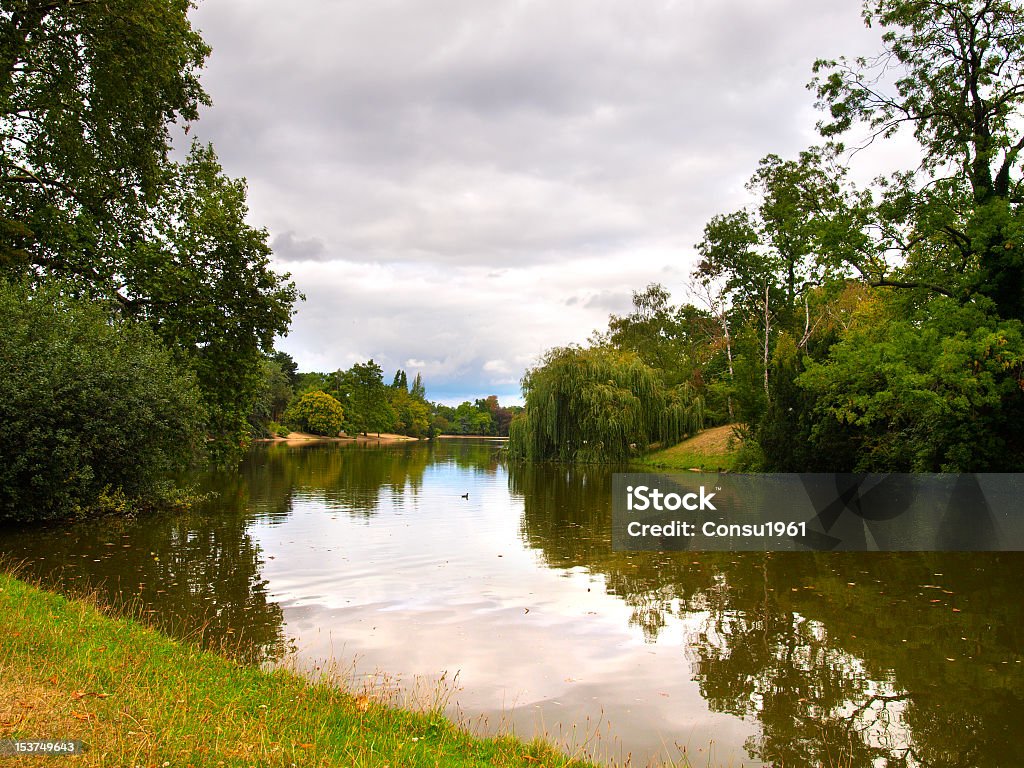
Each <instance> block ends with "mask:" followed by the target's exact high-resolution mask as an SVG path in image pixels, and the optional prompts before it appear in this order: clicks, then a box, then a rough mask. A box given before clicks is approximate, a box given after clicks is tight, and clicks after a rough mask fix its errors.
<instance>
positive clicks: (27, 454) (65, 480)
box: [0, 281, 205, 521]
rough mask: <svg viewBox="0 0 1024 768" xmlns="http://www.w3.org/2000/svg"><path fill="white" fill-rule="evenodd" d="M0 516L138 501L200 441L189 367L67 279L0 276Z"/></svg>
mask: <svg viewBox="0 0 1024 768" xmlns="http://www.w3.org/2000/svg"><path fill="white" fill-rule="evenodd" d="M0 327H2V328H3V329H4V332H3V334H0V419H2V422H3V424H4V428H5V434H4V439H3V441H0V521H29V520H40V519H48V518H57V517H66V516H69V515H76V514H82V513H86V512H92V511H105V510H108V509H109V510H113V509H118V508H126V507H134V508H140V507H150V506H152V505H153V504H155V503H157V502H158V501H159V500H160V498H161V497H166V491H167V490H168V489H167V487H166V486H165V485H164V484H163V483H164V481H165V480H166V477H167V475H168V473H170V472H173V471H174V470H179V469H182V468H183V467H185V466H187V465H188V464H189V463H190V462H191V461H193V460H194V459H195V458H196V457H197V456H198V454H199V451H200V450H201V448H202V431H201V430H202V425H203V423H204V416H205V414H204V411H203V408H202V405H201V402H200V395H199V392H198V388H197V386H196V382H195V377H194V376H193V375H192V374H191V373H190V372H189V371H188V370H187V369H182V368H180V366H178V365H177V364H176V362H175V360H174V359H173V357H172V356H171V354H170V353H169V352H167V351H166V350H165V349H164V348H163V346H162V345H161V344H160V341H159V339H157V337H156V336H155V334H154V333H153V332H152V331H151V330H150V329H149V328H147V327H146V326H143V325H138V324H134V323H130V322H125V321H123V320H118V319H116V318H115V317H112V313H111V312H110V307H109V306H107V305H106V304H104V303H103V302H98V301H93V300H90V299H89V298H88V297H84V298H77V297H75V296H74V295H72V294H71V293H70V292H69V291H68V290H67V286H59V285H53V286H50V287H48V288H44V289H41V290H38V291H31V290H30V289H29V288H28V287H27V286H26V285H24V284H8V283H6V282H3V281H0Z"/></svg>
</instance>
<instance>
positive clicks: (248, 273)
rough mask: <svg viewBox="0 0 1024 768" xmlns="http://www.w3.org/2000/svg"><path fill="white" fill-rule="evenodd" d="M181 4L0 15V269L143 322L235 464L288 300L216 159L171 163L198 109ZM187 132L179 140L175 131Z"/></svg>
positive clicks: (82, 0)
mask: <svg viewBox="0 0 1024 768" xmlns="http://www.w3.org/2000/svg"><path fill="white" fill-rule="evenodd" d="M192 7H193V6H192V4H191V3H190V2H188V0H141V1H140V2H135V1H134V0H133V1H132V2H128V1H127V0H110V2H104V3H97V2H92V1H91V0H69V1H68V2H58V3H54V2H45V1H44V0H17V1H16V2H13V3H9V4H7V5H6V6H5V8H4V9H3V10H2V11H0V272H3V273H6V274H7V275H8V276H10V277H13V278H14V279H21V278H22V277H26V276H27V277H29V278H31V279H32V280H33V281H34V282H35V283H36V284H40V285H45V284H46V283H48V282H50V281H54V280H60V281H64V283H66V284H69V285H75V286H77V288H76V290H82V291H84V292H86V293H87V294H88V295H90V296H93V297H95V298H96V299H97V300H100V299H107V300H109V301H110V304H109V305H108V306H109V308H110V311H112V312H114V313H115V314H117V315H119V316H120V317H121V318H123V319H126V320H130V321H134V322H140V323H145V324H147V325H149V326H150V327H151V328H152V329H153V330H154V331H155V332H156V334H157V336H158V337H159V338H160V339H161V340H162V341H163V342H164V344H165V345H166V346H167V347H168V348H169V349H171V350H172V351H173V352H174V354H175V355H176V359H177V360H178V361H179V364H180V365H182V366H187V367H189V368H191V369H192V370H194V372H195V373H196V375H197V377H198V381H199V385H200V388H201V391H202V396H203V401H204V404H205V406H206V413H207V415H208V419H207V424H206V428H207V431H208V433H209V435H210V436H211V437H212V438H213V439H212V442H211V449H212V455H213V457H214V458H215V459H217V460H219V461H228V460H230V459H232V458H233V457H235V456H237V455H238V450H239V448H240V447H241V446H242V445H243V444H244V442H245V439H246V435H247V420H248V416H249V414H250V413H251V411H252V409H253V406H254V403H255V401H256V399H257V398H258V397H259V395H260V386H261V377H262V371H261V366H262V364H263V356H264V354H265V353H269V352H270V351H271V350H272V344H273V341H274V338H275V337H276V336H278V335H282V334H284V333H286V332H287V330H288V325H289V321H290V318H291V315H292V312H293V307H294V305H295V302H296V301H297V300H298V298H299V295H298V292H297V290H296V288H295V286H294V284H292V283H291V282H290V281H289V280H288V276H287V275H279V274H277V273H275V272H274V271H273V270H272V269H271V266H270V255H271V251H270V248H269V246H268V244H267V237H268V236H267V233H266V231H265V230H262V229H256V228H254V227H252V226H250V225H249V224H248V223H247V222H246V216H247V213H248V210H247V207H246V202H245V199H246V187H245V183H244V181H243V180H234V179H231V178H228V177H227V176H226V175H225V174H224V172H223V169H222V168H221V166H220V164H219V162H218V160H217V157H216V154H215V152H214V150H213V148H212V147H211V146H209V145H204V144H201V143H198V142H197V143H194V144H193V146H192V149H191V152H190V153H189V155H188V157H187V158H186V159H185V160H183V161H181V162H176V161H173V160H172V159H171V149H172V141H171V126H172V125H173V124H175V123H185V127H186V129H187V128H188V124H189V123H190V121H193V120H195V119H197V118H198V108H199V106H200V105H203V104H209V99H208V97H207V96H206V94H205V92H204V91H203V89H202V87H201V85H200V83H199V72H200V70H201V68H202V66H203V63H204V61H205V59H206V56H207V55H208V54H209V48H208V47H207V45H206V44H205V43H204V42H203V40H202V38H201V37H200V36H199V34H198V33H197V32H196V31H195V30H193V29H192V27H191V24H190V23H189V20H188V12H189V10H190V9H191V8H192ZM186 132H187V130H186Z"/></svg>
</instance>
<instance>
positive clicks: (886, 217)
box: [812, 0, 1024, 318]
mask: <svg viewBox="0 0 1024 768" xmlns="http://www.w3.org/2000/svg"><path fill="white" fill-rule="evenodd" d="M864 19H865V21H866V22H867V23H868V24H877V25H880V26H881V27H882V28H883V29H884V30H885V32H884V34H883V40H884V43H885V51H884V52H883V53H882V54H881V55H880V56H877V57H875V58H872V59H866V58H858V59H854V60H847V59H839V60H834V61H818V62H817V63H816V65H815V70H816V72H817V73H818V75H819V76H818V77H817V78H816V79H815V80H814V81H813V82H812V87H813V88H814V89H815V90H816V91H817V94H818V97H819V103H820V106H822V107H823V108H825V109H826V110H827V112H828V118H826V119H825V120H823V121H822V122H821V123H820V124H819V129H820V130H821V132H822V133H823V134H824V135H825V136H829V137H834V136H839V135H841V134H844V133H846V132H848V131H849V130H850V129H851V128H853V127H854V126H855V125H856V124H863V125H866V126H867V127H868V129H869V130H870V132H871V137H872V138H871V140H874V139H876V138H889V137H892V136H894V135H895V134H896V133H897V131H899V130H900V129H901V128H902V127H904V126H906V127H907V128H909V129H910V130H911V131H912V132H913V135H914V137H915V138H916V139H917V141H918V143H919V144H920V146H921V149H922V163H921V168H920V172H918V173H903V174H895V175H893V176H892V178H891V179H890V181H889V187H888V189H887V191H886V193H885V198H886V205H884V206H882V207H881V208H880V209H879V214H880V224H881V226H879V227H878V229H877V232H878V233H879V234H880V235H881V236H880V237H879V238H878V241H877V247H878V249H879V252H880V253H881V254H883V255H885V254H896V255H897V257H898V258H897V259H896V261H895V262H893V261H892V260H891V259H877V260H875V261H874V263H873V264H872V265H871V266H872V268H871V270H870V272H871V274H870V279H872V280H873V281H874V282H876V283H878V284H882V285H886V284H888V285H898V286H921V287H925V288H930V289H932V290H937V291H938V292H942V293H948V294H950V295H952V296H955V297H956V298H958V299H959V300H961V301H966V300H969V299H970V298H971V297H972V296H974V295H979V294H980V295H981V296H984V297H987V298H988V299H990V300H991V301H992V302H993V303H994V306H995V309H996V311H997V312H998V314H999V315H1000V316H1001V317H1003V318H1022V317H1024V250H1022V239H1021V235H1022V234H1024V224H1022V222H1021V211H1020V206H1021V203H1022V197H1021V193H1022V189H1021V152H1022V150H1024V132H1022V128H1024V125H1022V123H1021V119H1020V118H1021V108H1022V106H1024V9H1022V8H1021V6H1020V5H1019V3H1016V2H1013V1H1012V0H952V1H947V0H941V1H940V0H869V1H868V2H866V3H865V5H864ZM887 83H891V85H890V86H889V87H887V86H886V84H887ZM936 261H938V262H940V263H941V265H942V269H941V270H940V273H939V274H936V270H935V269H934V265H935V263H936Z"/></svg>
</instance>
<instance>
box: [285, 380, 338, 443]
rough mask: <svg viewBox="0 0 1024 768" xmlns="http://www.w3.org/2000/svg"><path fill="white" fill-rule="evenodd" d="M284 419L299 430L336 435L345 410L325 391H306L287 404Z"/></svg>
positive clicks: (329, 435)
mask: <svg viewBox="0 0 1024 768" xmlns="http://www.w3.org/2000/svg"><path fill="white" fill-rule="evenodd" d="M284 420H285V423H286V424H288V426H290V427H292V428H294V429H296V430H298V431H300V432H311V433H312V434H314V435H326V436H328V437H337V436H338V433H339V432H341V428H342V426H343V425H344V423H345V411H344V410H343V409H342V407H341V403H339V402H338V401H337V400H335V399H334V398H333V397H331V396H330V395H328V394H327V393H326V392H317V391H314V392H307V393H306V394H304V395H302V396H300V397H297V398H295V400H294V401H293V402H292V403H291V405H289V406H288V410H287V411H285V413H284Z"/></svg>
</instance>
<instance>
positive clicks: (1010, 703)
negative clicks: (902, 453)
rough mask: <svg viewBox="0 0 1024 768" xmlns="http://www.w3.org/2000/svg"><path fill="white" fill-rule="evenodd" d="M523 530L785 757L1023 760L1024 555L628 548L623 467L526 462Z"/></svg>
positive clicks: (857, 763)
mask: <svg viewBox="0 0 1024 768" xmlns="http://www.w3.org/2000/svg"><path fill="white" fill-rule="evenodd" d="M509 483H510V489H511V491H512V493H513V494H514V495H516V496H517V497H520V498H521V499H522V503H523V506H524V514H523V522H522V528H521V532H522V536H523V538H524V540H525V541H526V542H527V544H528V545H529V546H531V547H534V548H536V549H538V550H540V552H541V553H542V557H543V559H544V562H545V563H546V564H547V565H548V566H550V567H554V568H586V569H589V570H590V571H591V572H594V573H599V574H602V575H603V577H604V579H605V582H606V584H607V589H608V591H609V592H611V593H614V594H617V595H619V596H620V597H621V599H622V600H623V601H624V602H625V603H626V604H627V605H629V606H630V607H631V608H632V616H631V619H630V623H631V624H632V625H634V626H637V627H639V628H640V629H641V630H642V632H643V635H644V637H645V638H646V639H647V640H648V641H649V642H653V641H654V640H656V639H657V637H658V635H659V633H661V631H662V630H663V629H664V627H665V626H666V624H667V623H668V622H669V621H670V620H671V619H673V618H680V619H682V618H688V619H689V621H688V626H697V627H699V629H697V630H695V631H692V632H690V633H689V636H688V637H687V638H686V647H685V650H684V652H685V656H686V658H687V660H688V661H689V665H690V669H691V674H692V675H693V678H694V680H695V681H696V682H697V683H698V684H699V685H700V689H701V693H702V695H703V696H704V697H705V699H706V700H707V702H708V705H709V706H710V707H711V708H712V709H714V710H717V711H723V712H730V713H733V714H736V715H738V716H742V717H747V718H755V719H756V720H757V721H758V723H759V726H760V731H759V733H758V735H756V736H755V737H753V738H751V739H750V740H749V741H748V743H747V745H746V747H747V750H748V752H749V753H750V755H751V757H753V758H756V759H760V760H763V761H765V762H766V763H769V764H771V765H778V766H789V765H794V766H818V765H822V766H850V768H859V767H861V766H864V767H867V766H872V767H874V766H882V765H887V766H931V767H934V768H953V767H954V766H957V767H959V766H1016V765H1021V764H1024V745H1022V743H1021V740H1020V739H1019V738H1018V737H1017V735H1016V729H1017V727H1018V724H1019V723H1020V722H1021V721H1022V716H1024V665H1022V662H1024V603H1022V601H1021V600H1020V598H1019V589H1020V587H1019V584H1020V583H1021V581H1022V577H1024V554H1022V553H810V552H808V553H671V554H670V553H661V554H647V553H625V552H612V550H611V473H610V472H608V471H607V470H601V469H598V468H588V467H564V466H554V465H527V464H512V465H510V466H509Z"/></svg>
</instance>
